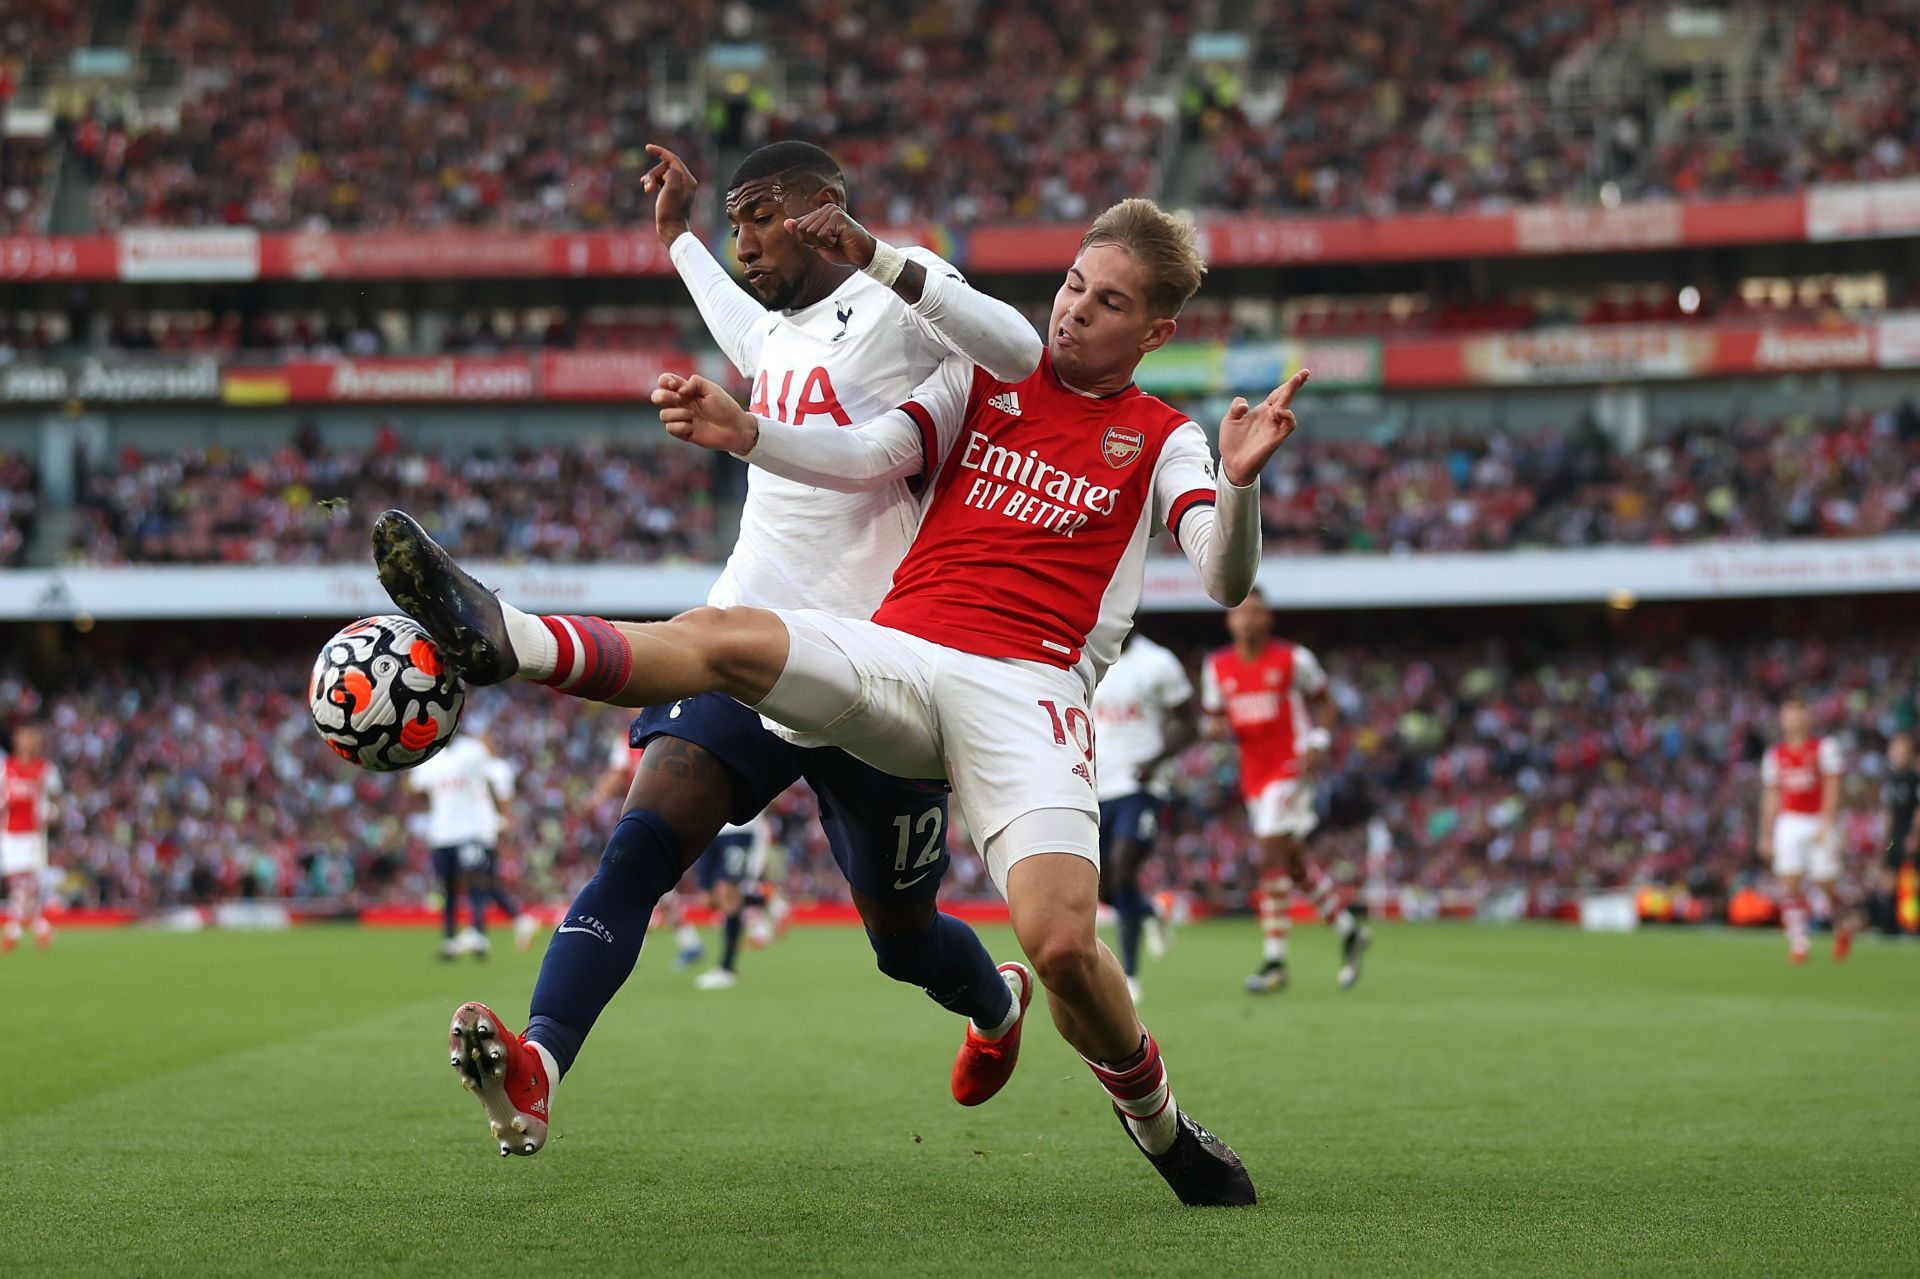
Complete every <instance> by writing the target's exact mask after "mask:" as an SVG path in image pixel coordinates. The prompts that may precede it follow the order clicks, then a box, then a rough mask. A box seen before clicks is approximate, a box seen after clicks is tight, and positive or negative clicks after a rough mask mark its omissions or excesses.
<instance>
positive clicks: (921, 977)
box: [867, 914, 1013, 1026]
mask: <svg viewBox="0 0 1920 1279" xmlns="http://www.w3.org/2000/svg"><path fill="white" fill-rule="evenodd" d="M867 941H868V942H870V943H871V944H872V946H873V957H874V960H875V962H876V963H878V964H879V965H880V971H881V972H883V973H885V974H886V975H887V976H889V977H891V978H893V979H894V980H895V981H904V982H909V983H911V984H913V985H915V986H919V987H920V988H921V989H923V990H925V991H926V992H927V994H928V996H930V997H931V998H932V1000H933V1002H934V1003H936V1004H939V1005H940V1006H941V1007H942V1008H945V1009H948V1010H950V1011H952V1012H956V1013H959V1014H960V1015H961V1016H963V1017H971V1018H972V1019H973V1020H974V1022H976V1023H977V1024H979V1025H982V1026H997V1025H999V1024H1000V1023H1001V1022H1003V1021H1005V1020H1006V1019H1007V1014H1008V1013H1009V1012H1011V1011H1012V1010H1013V992H1012V991H1010V990H1008V989H1007V982H1006V978H1004V977H1002V976H1001V975H1000V970H999V969H997V968H996V967H994V963H993V956H992V955H989V954H988V953H987V948H986V947H985V946H983V945H981V943H980V937H979V934H977V933H975V932H974V931H973V929H971V928H969V927H967V926H966V925H965V924H964V923H962V922H960V921H959V920H958V919H955V918H954V917H953V916H952V915H946V914H939V915H935V916H934V917H933V924H932V925H931V926H930V927H928V928H925V929H923V930H921V931H920V932H917V933H906V934H893V935H891V936H886V937H876V936H874V934H873V933H872V932H869V933H868V934H867Z"/></svg>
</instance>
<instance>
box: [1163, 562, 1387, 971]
mask: <svg viewBox="0 0 1920 1279" xmlns="http://www.w3.org/2000/svg"><path fill="white" fill-rule="evenodd" d="M1227 633H1228V634H1229V635H1231V636H1232V637H1233V643H1232V645H1231V646H1229V647H1227V648H1223V649H1221V650H1220V651H1219V652H1217V653H1214V654H1212V655H1210V656H1209V657H1208V658H1207V661H1206V665H1205V666H1203V667H1202V668H1201V693H1200V698H1201V703H1200V704H1201V706H1202V707H1203V708H1204V709H1205V710H1206V712H1207V714H1208V715H1209V716H1210V717H1212V718H1211V727H1212V728H1213V730H1214V733H1215V735H1225V734H1231V735H1232V736H1233V738H1234V740H1235V741H1236V742H1238V743H1239V746H1240V793H1241V795H1242V797H1243V798H1245V800H1246V802H1247V822H1248V824H1249V826H1250V827H1251V828H1252V830H1253V835H1254V838H1255V839H1257V840H1259V841H1260V887H1259V890H1258V898H1259V908H1260V932H1261V964H1260V971H1258V972H1256V973H1255V974H1254V975H1253V976H1251V977H1249V978H1247V989H1248V990H1249V991H1251V992H1253V993H1255V994H1263V993H1267V992H1271V991H1277V990H1285V989H1286V986H1287V931H1288V929H1289V927H1290V923H1291V921H1290V918H1289V914H1288V912H1289V911H1291V909H1292V908H1293V894H1294V889H1295V886H1296V885H1310V888H1311V894H1312V898H1311V899H1312V901H1313V907H1314V909H1315V910H1316V911H1318V912H1319V914H1320V917H1321V918H1322V919H1324V920H1326V921H1327V922H1328V923H1329V924H1332V925H1333V926H1334V928H1335V929H1336V930H1338V932H1339V934H1340V975H1339V981H1340V987H1341V989H1343V990H1345V989H1347V988H1349V987H1351V986H1352V985H1353V984H1354V983H1355V982H1357V981H1359V980H1360V957H1361V955H1362V954H1364V953H1365V952H1366V949H1367V947H1368V945H1369V944H1370V943H1371V938H1370V937H1369V935H1368V932H1367V929H1366V927H1365V926H1364V925H1362V924H1361V923H1360V922H1359V921H1358V920H1357V919H1356V918H1355V917H1354V911H1353V910H1351V909H1349V908H1348V907H1346V906H1343V905H1342V904H1341V902H1340V890H1339V888H1338V887H1337V886H1336V885H1335V884H1334V882H1333V880H1332V879H1331V878H1330V877H1329V876H1328V875H1327V874H1326V872H1325V871H1322V870H1319V869H1318V868H1310V867H1309V865H1308V862H1307V836H1308V835H1310V834H1312V833H1313V828H1314V827H1315V826H1317V825H1319V822H1320V819H1319V817H1318V816H1317V815H1316V814H1315V812H1314V805H1313V798H1314V796H1313V780H1314V776H1315V774H1317V773H1318V772H1319V770H1320V768H1321V765H1322V764H1323V763H1324V762H1325V760H1326V757H1327V748H1328V747H1329V746H1331V745H1332V742H1333V739H1332V736H1331V733H1330V732H1329V728H1328V726H1329V725H1330V724H1331V723H1332V721H1333V699H1332V698H1331V697H1329V696H1328V695H1327V676H1326V673H1325V672H1324V671H1322V670H1321V669H1320V662H1319V660H1318V659H1316V658H1315V657H1314V655H1313V653H1312V652H1311V651H1309V650H1308V649H1306V648H1304V647H1302V646H1301V645H1299V644H1293V643H1289V642H1287V641H1285V640H1277V639H1275V638H1274V637H1273V612H1272V610H1270V609H1269V608H1268V607H1267V602H1266V600H1265V599H1264V598H1263V597H1262V596H1261V594H1260V592H1258V591H1254V592H1252V593H1251V594H1249V595H1248V596H1247V598H1246V599H1245V600H1243V601H1241V603H1240V604H1239V605H1238V606H1237V607H1235V608H1234V609H1233V610H1232V611H1230V612H1229V613H1228V614H1227Z"/></svg>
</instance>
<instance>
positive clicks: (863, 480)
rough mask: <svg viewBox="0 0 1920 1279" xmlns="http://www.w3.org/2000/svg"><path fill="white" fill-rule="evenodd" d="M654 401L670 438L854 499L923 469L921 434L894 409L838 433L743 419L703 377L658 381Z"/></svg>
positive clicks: (750, 417) (749, 416)
mask: <svg viewBox="0 0 1920 1279" xmlns="http://www.w3.org/2000/svg"><path fill="white" fill-rule="evenodd" d="M653 402H654V403H655V404H657V405H658V406H659V407H660V421H661V422H662V423H663V424H664V425H665V426H666V428H667V433H668V434H669V435H671V436H673V437H674V438H675V439H678V440H686V441H687V442H688V443H690V444H697V445H699V446H700V447H701V448H707V449H714V450H717V451H719V452H722V453H731V454H733V455H734V456H735V457H737V458H739V459H740V460H741V461H743V462H748V463H750V464H752V465H754V466H757V467H759V468H761V469H762V470H764V471H769V472H771V473H773V474H775V475H779V476H783V477H784V478H786V479H790V480H794V481H796V482H797V483H801V484H811V485H813V486H815V487H816V488H824V489H833V490H835V491H837V492H842V493H857V492H861V491H864V490H867V489H875V488H880V487H882V486H883V485H886V484H890V483H892V482H893V481H895V480H898V479H901V478H903V477H906V476H910V475H916V474H919V473H920V472H921V471H922V470H923V469H925V468H926V466H927V465H928V463H927V458H926V449H925V445H924V443H923V439H922V436H921V433H920V428H919V427H918V426H917V425H915V423H914V421H913V419H912V418H911V417H909V416H908V415H907V414H906V413H904V412H902V411H900V410H898V409H895V410H892V411H891V412H888V413H883V414H882V415H880V416H879V417H877V418H874V419H872V420H871V421H867V422H857V423H855V424H854V425H853V426H850V427H846V428H843V429H839V430H821V429H819V428H814V429H812V430H808V429H806V428H804V427H796V426H791V425H789V424H787V423H785V422H782V421H779V420H778V419H776V418H770V417H760V416H758V415H756V414H753V413H749V412H747V411H746V410H745V409H743V408H741V407H740V404H739V402H738V401H737V400H735V399H734V398H733V397H732V396H731V395H729V394H727V393H726V391H724V390H723V389H721V388H720V387H718V386H715V385H714V384H713V383H712V382H709V381H708V380H707V379H706V378H703V377H691V378H686V377H681V376H680V375H678V374H676V373H662V374H661V375H660V384H659V386H657V387H656V388H655V389H654V392H653Z"/></svg>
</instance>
